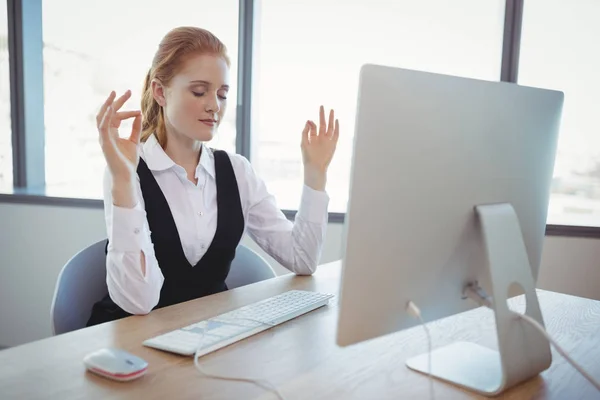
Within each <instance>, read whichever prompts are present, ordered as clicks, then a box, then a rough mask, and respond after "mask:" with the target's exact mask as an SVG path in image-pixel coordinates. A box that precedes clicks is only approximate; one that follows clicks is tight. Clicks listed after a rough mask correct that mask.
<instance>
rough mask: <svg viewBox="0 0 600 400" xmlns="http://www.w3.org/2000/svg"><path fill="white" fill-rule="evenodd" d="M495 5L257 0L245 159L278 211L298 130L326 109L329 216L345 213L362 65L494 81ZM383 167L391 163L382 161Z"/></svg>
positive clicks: (293, 194) (292, 194) (296, 165)
mask: <svg viewBox="0 0 600 400" xmlns="http://www.w3.org/2000/svg"><path fill="white" fill-rule="evenodd" d="M504 3H505V2H504V1H502V0H488V1H481V0H456V1H446V0H427V1H409V0H402V1H399V0H396V1H386V0H377V1H375V0H363V1H353V2H344V3H343V5H342V6H340V2H339V1H337V0H327V1H325V0H303V1H297V2H289V1H280V0H263V1H262V2H261V4H262V7H261V10H260V24H259V27H260V33H259V40H258V42H259V43H258V46H257V48H258V49H259V52H258V53H257V54H256V56H255V66H256V74H257V77H256V80H255V81H254V86H253V88H254V96H255V99H256V101H255V102H254V103H253V106H254V109H253V117H254V124H255V128H256V129H255V130H253V132H252V139H253V149H252V150H253V153H252V157H253V159H252V161H253V164H254V165H255V167H256V169H257V170H258V172H259V173H260V175H261V176H262V177H263V178H264V179H265V180H266V181H267V185H268V187H269V189H270V190H271V191H272V192H273V193H274V194H275V195H276V197H277V200H278V204H279V206H280V207H281V208H284V209H296V208H297V207H298V204H299V200H300V193H301V190H302V180H303V179H302V161H301V154H300V133H301V131H302V128H303V127H304V123H305V121H306V120H307V119H312V120H314V121H316V122H318V107H319V105H320V104H323V105H324V106H325V107H328V108H335V110H336V115H337V116H338V117H339V119H340V126H341V135H340V142H339V145H338V150H337V153H336V155H335V158H334V162H333V163H332V165H331V167H330V171H329V176H328V182H327V188H328V192H329V195H330V197H331V204H330V208H329V210H330V211H331V212H345V210H346V203H347V195H348V183H349V173H350V162H351V151H352V141H353V139H352V136H353V134H354V114H355V108H356V94H357V88H358V73H359V70H360V67H361V65H362V64H364V63H376V64H384V65H391V66H397V67H403V68H410V69H418V70H425V71H430V72H439V73H446V74H452V75H459V76H467V77H473V78H481V79H487V80H498V79H499V78H500V65H501V55H502V36H503V21H504ZM390 167H391V168H393V164H392V165H390Z"/></svg>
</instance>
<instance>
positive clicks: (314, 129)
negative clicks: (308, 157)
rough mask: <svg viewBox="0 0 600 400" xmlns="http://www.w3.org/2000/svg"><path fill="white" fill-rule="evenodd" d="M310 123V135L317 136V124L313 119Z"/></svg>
mask: <svg viewBox="0 0 600 400" xmlns="http://www.w3.org/2000/svg"><path fill="white" fill-rule="evenodd" d="M308 123H309V124H310V136H317V124H315V123H314V122H312V121H308Z"/></svg>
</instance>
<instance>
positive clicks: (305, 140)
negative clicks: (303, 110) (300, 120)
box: [302, 121, 310, 145]
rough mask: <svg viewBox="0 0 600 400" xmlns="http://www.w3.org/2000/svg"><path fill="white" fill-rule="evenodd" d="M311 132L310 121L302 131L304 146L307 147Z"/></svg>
mask: <svg viewBox="0 0 600 400" xmlns="http://www.w3.org/2000/svg"><path fill="white" fill-rule="evenodd" d="M309 131H310V124H309V121H306V124H304V129H303V130H302V144H303V145H306V144H308V132H309Z"/></svg>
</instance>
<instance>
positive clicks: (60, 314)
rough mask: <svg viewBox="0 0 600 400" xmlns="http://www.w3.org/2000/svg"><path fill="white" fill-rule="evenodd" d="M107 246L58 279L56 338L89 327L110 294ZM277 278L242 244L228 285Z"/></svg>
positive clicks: (85, 253) (92, 250)
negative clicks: (93, 314)
mask: <svg viewBox="0 0 600 400" xmlns="http://www.w3.org/2000/svg"><path fill="white" fill-rule="evenodd" d="M105 246H106V239H105V240H101V241H99V242H97V243H94V244H93V245H91V246H89V247H86V248H85V249H83V250H81V251H80V252H79V253H77V254H76V255H74V256H73V257H72V258H71V259H70V260H69V261H68V262H67V263H66V264H65V266H64V267H63V269H62V271H61V272H60V274H59V275H58V279H57V282H56V287H55V289H54V297H53V299H52V306H51V316H52V332H53V334H55V335H59V334H61V333H65V332H70V331H74V330H77V329H81V328H83V327H85V325H86V323H87V321H88V319H89V318H90V314H91V311H92V307H93V305H94V303H96V302H97V301H99V300H101V299H102V298H103V297H104V296H106V294H107V293H108V288H107V287H106V254H105V252H104V251H105ZM275 276H276V275H275V272H274V271H273V269H272V268H271V266H270V265H269V263H268V262H267V261H266V260H265V259H264V258H262V257H261V256H260V255H259V254H257V253H256V252H254V251H253V250H251V249H249V248H248V247H246V246H244V245H241V244H240V245H239V246H238V248H237V250H236V253H235V258H234V260H233V262H232V263H231V270H230V271H229V275H228V276H227V279H226V280H225V283H226V284H227V287H228V288H229V289H234V288H236V287H240V286H244V285H249V284H251V283H255V282H259V281H263V280H265V279H270V278H274V277H275Z"/></svg>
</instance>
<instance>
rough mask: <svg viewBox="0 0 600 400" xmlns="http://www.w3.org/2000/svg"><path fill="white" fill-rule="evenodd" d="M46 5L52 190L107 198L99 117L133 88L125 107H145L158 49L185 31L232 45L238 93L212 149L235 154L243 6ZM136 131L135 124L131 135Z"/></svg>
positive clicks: (73, 0) (144, 0)
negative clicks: (109, 100) (113, 94)
mask: <svg viewBox="0 0 600 400" xmlns="http://www.w3.org/2000/svg"><path fill="white" fill-rule="evenodd" d="M42 6H43V36H44V96H45V99H44V107H45V112H44V118H45V128H46V185H47V187H48V189H49V192H53V193H61V194H62V195H64V196H71V197H92V198H100V197H101V196H102V175H103V173H104V168H105V165H106V163H105V160H104V158H103V155H102V151H101V149H100V146H99V145H98V136H97V135H98V133H97V130H96V121H95V116H96V113H97V112H98V109H99V107H100V106H101V104H102V102H103V101H104V100H105V99H106V97H107V96H108V94H109V93H110V91H111V90H113V89H114V90H116V91H117V93H123V92H124V91H125V90H127V89H131V90H132V93H133V94H132V98H131V99H130V100H129V102H128V103H127V104H126V105H125V108H126V109H139V104H140V97H141V90H142V84H143V80H144V78H145V76H146V73H147V72H148V69H149V68H150V65H151V61H152V57H153V56H154V52H155V50H156V48H157V46H158V43H159V42H160V40H161V38H162V37H163V36H164V35H165V34H166V33H167V32H168V31H169V30H171V29H172V28H175V27H177V26H182V25H193V26H199V27H202V28H205V29H208V30H210V31H211V32H213V33H214V34H215V35H217V36H218V37H219V38H220V39H221V40H222V41H223V42H224V43H225V45H226V46H227V47H228V50H229V55H230V58H231V62H232V66H231V67H232V68H231V71H230V75H231V77H230V79H231V84H232V87H233V88H234V90H232V91H231V93H230V95H229V96H228V104H229V109H228V111H227V113H226V118H225V119H224V120H223V123H222V125H221V127H220V129H219V134H218V136H217V137H216V138H215V140H214V143H211V145H212V146H215V147H219V148H223V149H225V150H230V151H234V150H235V128H236V125H235V121H236V120H235V117H236V116H235V111H236V110H235V108H236V107H235V105H236V90H235V87H236V82H237V51H238V45H237V41H238V1H236V0H219V1H207V0H187V1H186V0H171V1H169V2H168V4H167V3H165V2H163V1H159V0H128V1H118V0H104V1H98V2H82V1H77V0H43V5H42ZM66 15H71V16H72V15H76V16H77V18H65V16H66ZM129 129H130V125H129V126H126V127H124V128H123V132H128V130H129Z"/></svg>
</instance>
